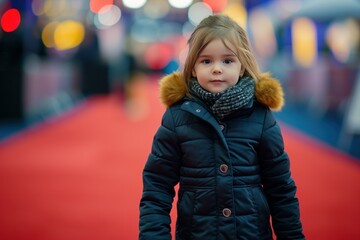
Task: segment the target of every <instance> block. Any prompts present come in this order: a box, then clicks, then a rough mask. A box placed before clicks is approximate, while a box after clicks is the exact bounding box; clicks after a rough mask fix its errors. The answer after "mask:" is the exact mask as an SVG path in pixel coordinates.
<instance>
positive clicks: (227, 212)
mask: <svg viewBox="0 0 360 240" xmlns="http://www.w3.org/2000/svg"><path fill="white" fill-rule="evenodd" d="M222 214H223V216H224V217H226V218H228V217H230V215H231V210H230V209H228V208H224V209H223V210H222Z"/></svg>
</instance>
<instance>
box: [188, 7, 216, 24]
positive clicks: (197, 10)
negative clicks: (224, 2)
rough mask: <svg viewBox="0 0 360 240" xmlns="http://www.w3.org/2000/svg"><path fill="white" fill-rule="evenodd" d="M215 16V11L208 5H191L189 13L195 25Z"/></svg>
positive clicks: (190, 19)
mask: <svg viewBox="0 0 360 240" xmlns="http://www.w3.org/2000/svg"><path fill="white" fill-rule="evenodd" d="M212 14H213V11H212V9H211V7H210V6H209V5H207V4H206V3H202V2H198V3H194V4H193V5H191V7H190V8H189V12H188V17H189V21H190V22H191V23H192V24H193V25H194V26H196V25H198V24H199V23H200V22H201V20H203V19H204V18H206V17H208V16H210V15H212Z"/></svg>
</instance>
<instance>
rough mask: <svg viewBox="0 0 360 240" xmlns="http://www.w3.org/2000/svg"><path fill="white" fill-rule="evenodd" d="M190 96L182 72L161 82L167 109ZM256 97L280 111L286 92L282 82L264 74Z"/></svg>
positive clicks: (162, 95)
mask: <svg viewBox="0 0 360 240" xmlns="http://www.w3.org/2000/svg"><path fill="white" fill-rule="evenodd" d="M187 94H188V90H187V88H186V84H185V82H184V81H183V79H182V75H181V73H180V72H174V73H171V74H169V75H166V76H164V77H163V78H162V79H161V80H160V99H161V101H162V103H163V104H164V105H165V106H166V107H170V106H171V105H173V104H174V103H176V102H177V101H179V100H180V99H182V98H183V97H185V96H186V95H187ZM255 97H256V99H257V101H258V102H260V103H262V104H264V105H266V106H268V107H269V108H271V109H272V110H274V111H279V110H281V108H282V107H283V105H284V92H283V89H282V87H281V84H280V82H279V81H278V80H277V79H275V78H272V77H270V75H269V74H263V75H262V76H261V78H260V79H259V81H257V82H256V85H255Z"/></svg>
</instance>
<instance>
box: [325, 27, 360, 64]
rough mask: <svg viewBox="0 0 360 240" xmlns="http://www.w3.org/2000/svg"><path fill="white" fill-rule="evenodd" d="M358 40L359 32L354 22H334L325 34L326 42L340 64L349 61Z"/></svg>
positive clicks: (359, 38)
mask: <svg viewBox="0 0 360 240" xmlns="http://www.w3.org/2000/svg"><path fill="white" fill-rule="evenodd" d="M359 40H360V30H359V28H358V27H357V24H356V22H354V20H347V21H343V22H335V23H334V24H332V25H331V26H330V27H329V28H328V31H327V33H326V42H327V44H328V46H329V48H330V50H331V52H332V53H333V55H334V56H335V58H336V59H337V60H338V61H339V62H342V63H345V62H347V61H349V60H351V58H352V57H354V56H352V55H353V54H354V53H355V52H356V48H357V43H358V42H359Z"/></svg>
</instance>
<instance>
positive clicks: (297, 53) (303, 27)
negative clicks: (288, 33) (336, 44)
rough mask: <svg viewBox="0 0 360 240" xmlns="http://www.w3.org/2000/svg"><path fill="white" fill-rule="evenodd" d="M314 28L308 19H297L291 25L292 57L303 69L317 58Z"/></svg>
mask: <svg viewBox="0 0 360 240" xmlns="http://www.w3.org/2000/svg"><path fill="white" fill-rule="evenodd" d="M316 40H317V35H316V26H315V24H314V22H313V21H311V20H310V19H308V18H298V19H296V20H294V22H293V23H292V46H293V57H294V59H295V61H296V62H297V63H299V64H300V65H302V66H304V67H308V66H310V65H311V64H312V63H313V62H314V61H315V59H316V57H317V41H316Z"/></svg>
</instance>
